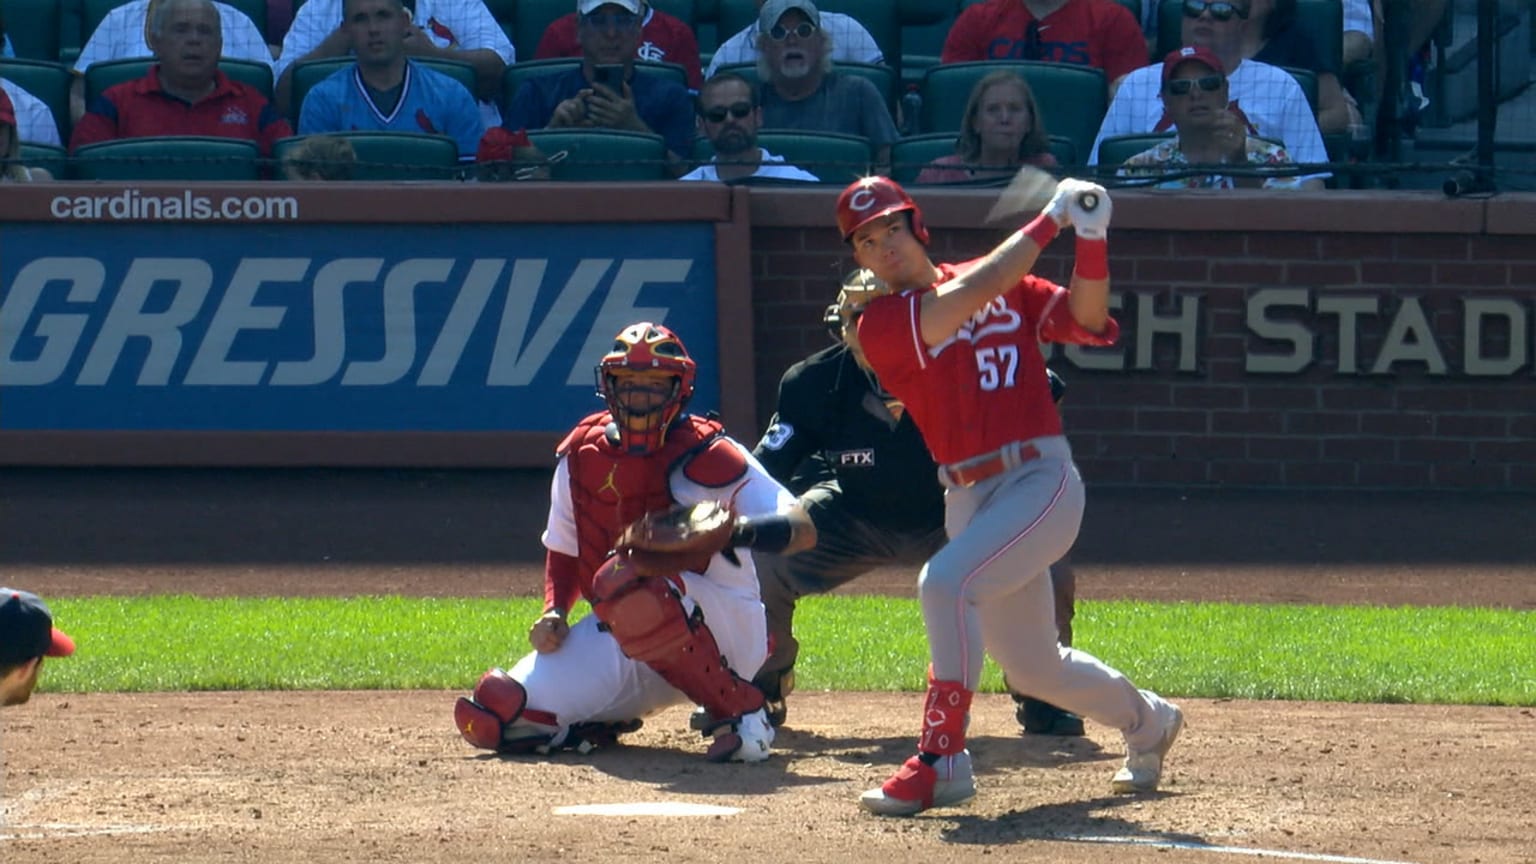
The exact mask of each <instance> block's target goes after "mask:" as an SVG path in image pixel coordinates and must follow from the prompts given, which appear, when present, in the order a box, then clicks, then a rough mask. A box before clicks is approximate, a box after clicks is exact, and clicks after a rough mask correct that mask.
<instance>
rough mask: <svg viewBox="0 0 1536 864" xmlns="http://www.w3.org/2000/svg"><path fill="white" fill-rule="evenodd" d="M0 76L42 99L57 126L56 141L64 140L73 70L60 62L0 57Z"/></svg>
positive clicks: (67, 122)
mask: <svg viewBox="0 0 1536 864" xmlns="http://www.w3.org/2000/svg"><path fill="white" fill-rule="evenodd" d="M0 78H4V79H5V80H7V81H10V82H11V83H13V84H16V85H18V86H19V87H21V89H23V90H25V91H27V92H28V93H31V94H32V95H33V96H36V97H37V98H39V99H41V100H43V103H44V104H46V105H47V106H48V110H49V111H52V112H53V120H54V122H55V123H56V124H58V127H59V140H61V141H68V140H69V133H70V127H71V126H72V123H71V122H70V116H69V87H70V84H71V83H72V81H73V78H74V73H73V72H71V71H70V70H69V67H68V66H65V65H64V64H63V63H48V62H44V61H42V60H20V59H16V58H11V57H6V58H0Z"/></svg>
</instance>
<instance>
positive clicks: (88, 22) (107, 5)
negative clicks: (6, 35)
mask: <svg viewBox="0 0 1536 864" xmlns="http://www.w3.org/2000/svg"><path fill="white" fill-rule="evenodd" d="M7 2H9V0H7ZM128 2H129V0H84V2H83V4H82V8H83V10H84V11H83V16H82V19H81V24H80V44H81V45H82V46H83V45H85V43H86V42H89V41H90V39H91V34H92V33H95V32H96V28H97V27H98V26H100V25H101V22H102V20H103V19H104V18H106V17H107V13H109V12H111V11H112V10H113V9H116V8H117V7H119V6H122V5H124V4H126V3H128ZM219 2H221V3H224V4H226V5H228V6H233V7H235V8H236V9H238V10H240V11H241V12H244V13H245V16H246V17H247V18H249V19H251V21H252V22H253V23H255V25H256V29H257V30H259V31H261V34H262V36H266V33H267V0H219ZM295 11H297V7H295ZM6 21H7V23H9V21H10V16H9V15H7V16H6Z"/></svg>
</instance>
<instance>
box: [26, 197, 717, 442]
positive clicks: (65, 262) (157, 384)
mask: <svg viewBox="0 0 1536 864" xmlns="http://www.w3.org/2000/svg"><path fill="white" fill-rule="evenodd" d="M714 237H715V235H714V226H713V225H711V224H710V223H703V222H700V223H644V224H633V223H626V224H619V223H613V224H602V223H599V224H571V225H535V226H529V225H408V226H405V225H402V226H395V225H328V224H308V225H246V226H216V225H215V226H204V225H195V226H169V225H143V224H136V225H121V224H119V225H94V224H91V225H81V224H70V225H47V224H8V225H5V226H4V227H3V229H0V430H46V429H56V430H90V431H116V430H122V431H127V430H186V431H212V430H233V431H498V430H507V431H564V430H565V429H567V428H569V427H570V426H571V424H573V423H574V422H575V421H576V420H577V419H579V418H580V417H582V416H584V415H586V414H588V413H591V412H593V411H596V410H600V409H601V408H602V402H601V400H600V399H599V398H597V396H596V395H594V388H595V383H594V378H593V369H594V367H595V365H596V363H597V360H598V358H600V357H601V356H602V354H603V353H604V352H605V351H606V350H607V349H608V347H609V346H610V345H611V344H612V341H613V336H614V334H616V333H617V332H618V331H619V330H620V329H621V328H622V327H623V326H624V325H626V324H629V323H632V322H635V321H645V320H649V321H661V322H664V323H666V324H667V326H669V327H671V328H673V329H674V330H676V331H677V332H678V334H679V335H680V336H682V338H683V341H684V342H685V343H686V344H687V346H688V350H689V352H690V353H691V354H692V355H693V357H694V359H695V360H697V361H698V364H699V376H698V382H697V393H696V395H695V397H694V400H693V402H692V404H691V405H690V409H691V410H693V411H696V412H700V413H702V412H704V411H707V410H710V409H714V408H717V407H718V405H719V401H720V398H719V397H720V387H719V376H718V369H719V363H718V351H717V345H716V343H717V330H718V326H717V321H718V319H717V316H716V299H715V273H716V267H715V248H714Z"/></svg>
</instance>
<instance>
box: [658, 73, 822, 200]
mask: <svg viewBox="0 0 1536 864" xmlns="http://www.w3.org/2000/svg"><path fill="white" fill-rule="evenodd" d="M762 125H763V111H762V108H760V107H759V106H758V104H757V88H756V87H754V86H753V85H752V82H751V81H748V80H747V79H746V78H743V77H742V76H740V75H737V74H736V73H734V72H721V73H719V74H717V75H715V76H714V77H712V78H710V79H709V80H708V81H706V82H704V87H703V89H701V90H700V91H699V133H700V134H701V135H703V136H704V137H705V138H708V139H709V143H710V146H712V147H713V148H714V151H715V155H714V158H712V159H710V160H709V161H708V162H707V163H705V164H703V165H700V166H699V167H698V168H695V169H694V170H692V171H690V172H688V173H687V174H684V175H683V176H682V177H680V178H678V179H680V180H714V181H717V182H722V183H731V182H734V181H737V180H744V179H746V178H748V177H755V178H761V179H765V180H790V181H800V182H809V183H817V182H820V178H818V177H817V176H816V175H815V174H812V173H810V172H809V171H805V170H802V169H800V168H796V167H795V166H793V165H790V164H788V163H787V162H785V161H784V157H782V156H775V155H774V154H772V153H769V152H768V151H767V150H764V149H763V148H761V147H759V146H757V130H758V129H760V128H761V127H762Z"/></svg>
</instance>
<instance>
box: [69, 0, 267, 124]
mask: <svg viewBox="0 0 1536 864" xmlns="http://www.w3.org/2000/svg"><path fill="white" fill-rule="evenodd" d="M164 8H165V3H164V2H162V0H131V2H129V3H126V4H124V5H122V6H118V7H117V8H115V9H113V10H112V11H110V12H108V13H107V17H105V18H103V19H101V23H100V24H98V25H96V31H95V32H94V33H92V34H91V38H90V39H88V40H87V41H86V43H85V47H84V48H81V49H80V56H79V57H78V58H76V60H75V72H76V76H75V82H74V88H73V91H72V92H71V94H70V111H71V113H72V116H73V117H74V119H75V120H76V121H78V120H79V119H80V115H81V114H83V113H84V112H85V77H84V76H85V71H86V70H87V69H89V68H91V67H92V66H94V65H96V64H97V63H105V62H107V61H108V60H126V59H129V58H133V57H148V56H150V55H152V54H154V53H155V52H154V49H153V48H152V47H151V46H150V44H149V34H150V31H151V30H153V29H154V28H155V22H154V17H155V16H156V15H157V14H162V10H163V9H164ZM213 8H214V9H215V11H217V12H218V15H219V26H220V28H221V29H222V31H223V34H224V46H223V48H222V49H220V58H221V59H224V58H228V59H231V60H249V61H251V62H253V63H265V64H267V65H268V66H271V65H272V56H273V55H272V52H271V50H270V49H269V48H268V47H267V40H266V37H264V36H262V34H261V30H259V29H258V28H257V27H256V22H254V21H252V20H251V19H250V18H249V17H248V16H247V15H246V14H245V13H244V12H241V11H240V10H239V9H236V8H235V7H233V6H230V5H228V4H226V3H218V2H215V3H214V4H213Z"/></svg>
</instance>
